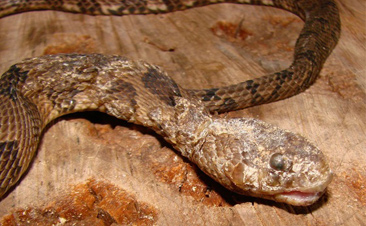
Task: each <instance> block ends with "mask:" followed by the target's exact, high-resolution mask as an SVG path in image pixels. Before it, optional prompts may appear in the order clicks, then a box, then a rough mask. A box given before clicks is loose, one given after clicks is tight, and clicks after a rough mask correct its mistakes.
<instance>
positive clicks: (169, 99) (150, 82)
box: [142, 68, 182, 106]
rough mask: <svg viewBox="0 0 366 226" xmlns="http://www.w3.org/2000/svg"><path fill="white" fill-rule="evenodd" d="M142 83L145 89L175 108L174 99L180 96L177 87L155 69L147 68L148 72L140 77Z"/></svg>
mask: <svg viewBox="0 0 366 226" xmlns="http://www.w3.org/2000/svg"><path fill="white" fill-rule="evenodd" d="M142 82H143V83H144V85H145V88H147V89H148V90H150V91H151V93H153V94H155V95H156V96H158V97H159V99H160V100H162V101H164V102H165V103H166V104H168V105H170V106H175V102H174V97H176V96H178V97H181V96H182V95H181V93H180V90H179V87H178V85H177V84H176V83H175V82H174V81H173V80H172V79H171V78H169V77H168V76H166V75H164V74H162V73H161V72H159V71H158V70H156V69H155V68H148V72H146V73H145V74H144V76H143V77H142Z"/></svg>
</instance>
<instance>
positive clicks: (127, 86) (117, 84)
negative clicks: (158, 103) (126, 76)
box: [107, 80, 137, 106]
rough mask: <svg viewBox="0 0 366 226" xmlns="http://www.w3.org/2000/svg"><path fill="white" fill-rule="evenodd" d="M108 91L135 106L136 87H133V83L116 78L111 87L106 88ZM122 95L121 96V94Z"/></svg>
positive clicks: (114, 96)
mask: <svg viewBox="0 0 366 226" xmlns="http://www.w3.org/2000/svg"><path fill="white" fill-rule="evenodd" d="M107 92H108V93H110V94H111V96H113V98H116V99H119V100H124V101H128V102H129V103H130V106H136V105H137V102H136V99H135V97H136V95H137V92H136V89H135V88H134V86H133V84H131V83H129V82H125V81H123V80H116V81H114V82H113V83H112V88H110V89H109V90H107ZM122 95H123V96H122Z"/></svg>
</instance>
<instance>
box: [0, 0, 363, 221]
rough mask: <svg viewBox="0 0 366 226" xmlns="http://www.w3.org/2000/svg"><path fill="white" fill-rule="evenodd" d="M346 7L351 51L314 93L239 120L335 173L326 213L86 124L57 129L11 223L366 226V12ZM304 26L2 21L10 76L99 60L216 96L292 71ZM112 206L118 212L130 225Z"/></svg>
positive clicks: (96, 118)
mask: <svg viewBox="0 0 366 226" xmlns="http://www.w3.org/2000/svg"><path fill="white" fill-rule="evenodd" d="M338 5H339V7H340V11H341V18H342V25H343V26H342V36H341V40H340V42H339V44H338V46H337V47H336V49H335V51H334V52H333V54H332V55H331V56H330V58H329V59H328V61H327V62H326V64H325V66H324V69H323V70H322V72H321V75H320V78H319V79H318V80H317V82H316V83H315V84H314V85H313V86H312V87H310V89H308V90H307V91H306V92H304V93H302V94H300V95H297V96H295V97H292V98H290V99H287V100H283V101H279V102H276V103H271V104H267V105H262V106H257V107H253V108H249V109H245V110H242V111H237V112H231V113H229V114H228V116H227V117H255V118H259V119H262V120H264V121H267V122H270V123H273V124H276V125H279V126H280V127H282V128H285V129H289V130H291V131H294V132H298V133H301V134H303V135H304V136H305V137H307V138H309V140H311V141H313V142H314V143H315V144H316V145H317V146H319V148H320V149H321V150H322V151H323V152H324V153H325V155H326V156H327V157H328V159H329V162H330V165H331V168H332V169H333V171H334V172H335V178H334V180H333V182H332V183H331V184H330V186H329V189H328V194H327V196H325V197H324V198H323V199H322V200H321V201H320V202H319V203H317V204H315V205H313V206H311V207H307V208H300V207H291V206H288V205H284V204H277V203H274V202H270V201H266V200H260V199H253V198H248V197H241V196H239V195H235V194H233V193H231V192H229V191H227V190H225V189H223V188H222V187H220V186H219V185H218V184H216V183H215V182H213V181H212V180H210V179H209V178H207V177H206V176H205V175H203V174H202V173H201V172H200V171H199V170H198V169H196V168H195V167H194V166H193V165H191V164H190V163H189V162H188V161H187V160H186V159H183V158H182V157H181V156H180V155H179V154H178V153H176V152H175V151H174V150H173V149H172V148H171V147H170V146H169V145H168V144H167V143H165V142H164V141H162V139H161V137H159V136H158V135H156V134H154V133H152V132H151V131H149V130H146V129H144V128H141V127H137V126H134V125H130V124H127V123H125V122H123V121H118V120H115V119H113V118H110V117H108V116H106V115H103V114H94V113H92V114H90V113H84V114H77V115H73V116H69V117H63V118H62V119H60V120H57V121H56V122H54V123H53V124H52V125H51V126H50V127H49V128H48V129H47V130H46V132H45V134H44V136H43V139H42V143H41V145H40V147H39V151H38V154H37V156H36V158H35V159H34V161H33V164H32V166H31V168H30V170H29V171H28V172H27V174H26V175H25V176H24V177H23V178H22V180H21V182H20V183H19V184H18V186H16V188H15V189H13V190H12V192H11V193H9V194H8V195H7V196H6V197H5V198H4V199H3V200H2V201H1V202H0V216H7V217H5V218H3V220H4V219H6V220H11V219H18V220H19V219H21V216H22V214H24V213H26V214H28V216H29V215H30V214H34V215H36V213H38V214H41V215H42V214H43V215H42V216H43V219H48V220H58V221H62V220H65V219H66V220H67V222H68V223H72V221H71V220H69V219H68V218H67V217H65V216H70V215H67V214H71V212H72V211H71V210H70V209H72V208H74V209H73V211H76V212H77V211H79V210H80V209H77V207H78V208H79V207H80V206H84V207H85V206H87V207H88V208H89V210H88V211H89V212H88V211H86V210H85V208H84V207H83V208H84V209H82V210H80V211H85V212H84V213H87V214H90V215H89V216H79V218H77V217H75V218H74V220H75V221H74V222H78V223H81V222H82V221H83V222H84V223H85V222H89V223H90V222H93V224H96V222H97V221H95V220H99V222H98V223H100V224H103V223H105V224H109V223H113V220H116V219H117V218H115V216H116V215H121V216H120V217H121V219H122V218H123V216H124V218H123V219H122V220H121V221H122V222H123V223H124V224H128V223H131V224H132V223H134V224H147V225H151V224H156V225H189V224H191V225H202V224H206V225H295V224H296V225H364V222H366V208H365V206H366V198H365V197H366V187H365V184H366V174H365V168H366V154H365V149H366V142H365V135H366V109H365V108H366V107H365V106H366V105H365V103H366V94H365V91H366V78H365V75H366V67H365V62H366V50H365V43H366V42H365V37H366V36H365V34H366V30H365V19H366V15H365V12H366V10H365V3H364V1H357V0H350V1H338ZM239 24H241V26H240V29H238V26H239ZM301 26H302V22H301V21H300V20H299V19H297V18H296V17H294V16H293V15H291V14H289V13H287V12H284V11H281V10H276V9H273V8H268V7H254V6H246V5H233V4H220V5H214V6H207V7H202V8H197V9H191V10H187V11H183V12H176V13H169V14H164V15H146V16H143V15H142V16H124V17H108V16H97V17H96V16H87V15H76V14H70V13H64V12H51V11H43V12H30V13H23V14H19V15H14V16H9V17H6V18H3V19H1V20H0V35H1V42H0V52H1V54H0V62H1V64H0V71H5V70H6V69H7V68H8V67H9V66H11V65H12V64H14V63H16V62H18V61H20V60H21V59H23V58H26V57H33V56H40V55H42V54H46V53H57V52H99V53H104V54H118V55H123V56H127V57H129V58H132V59H143V60H145V61H148V62H150V63H153V64H157V65H160V66H161V67H163V68H164V69H165V70H166V71H167V72H168V73H169V74H170V76H171V77H173V79H174V80H175V81H176V82H177V83H179V84H181V85H182V86H183V87H191V88H207V87H216V86H221V85H228V84H233V83H236V82H240V81H243V80H246V79H248V78H253V77H256V76H261V75H263V74H266V73H270V72H273V71H278V70H280V69H283V68H285V67H286V66H288V65H289V63H290V62H291V58H292V51H293V46H294V43H295V40H296V37H297V34H298V32H299V31H300V29H301ZM90 178H92V180H89V179H90ZM103 189H104V190H103ZM90 191H93V192H90ZM107 191H109V192H110V193H108V192H107ZM70 193H71V194H70ZM75 194H82V195H81V196H77V195H75ZM98 197H99V198H98ZM100 197H102V198H103V200H102V201H101V199H100ZM68 198H71V201H67V200H68ZM108 201H110V202H111V201H116V202H117V201H118V202H119V204H118V206H120V209H119V210H120V211H122V210H123V211H122V212H123V213H124V215H123V214H122V213H121V212H119V213H118V212H113V211H116V209H113V208H109V207H108V205H107V204H106V203H108ZM65 203H66V204H67V205H66V204H65ZM70 203H73V204H75V206H77V207H75V206H73V205H71V204H70ZM77 204H78V205H77ZM109 204H110V203H109ZM65 205H66V206H67V207H65ZM115 206H117V204H116V203H115ZM123 206H124V207H126V208H122V207H123ZM132 207H133V208H132ZM19 208H20V209H19ZM24 208H26V209H24ZM62 208H65V209H67V208H69V209H68V211H69V212H63V214H60V212H57V211H60V210H61V209H62ZM80 208H81V207H80ZM95 209H97V210H98V211H99V212H98V211H97V213H98V216H99V218H97V215H95V213H96V212H95V211H94V210H95ZM16 210H18V211H16ZM47 211H48V212H47ZM93 211H94V212H93ZM103 211H104V212H103ZM108 211H109V212H108ZM45 213H48V214H45ZM9 214H10V215H9ZM93 214H94V215H93ZM118 219H120V218H118ZM8 222H9V221H8ZM49 222H50V221H49ZM3 223H4V224H5V223H6V222H3Z"/></svg>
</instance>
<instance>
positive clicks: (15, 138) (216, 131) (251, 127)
mask: <svg viewBox="0 0 366 226" xmlns="http://www.w3.org/2000/svg"><path fill="white" fill-rule="evenodd" d="M77 2H78V3H79V4H75V3H77ZM254 2H255V4H263V5H271V6H275V7H278V8H283V9H286V10H289V11H291V12H293V13H295V14H297V15H298V16H300V17H301V18H303V19H304V20H305V26H304V29H303V30H302V32H301V34H300V36H299V38H298V40H297V44H296V47H295V57H294V62H293V63H292V65H291V66H290V67H289V68H288V69H285V70H283V71H281V72H278V73H275V74H271V75H267V76H263V77H260V78H258V79H254V80H249V81H246V82H243V83H240V84H236V85H232V86H229V87H222V88H215V89H208V90H185V89H183V88H181V87H179V86H178V85H177V84H176V83H175V82H174V81H173V80H172V79H171V78H170V77H169V76H168V75H166V73H165V72H163V71H162V70H161V69H160V68H159V67H157V66H153V65H150V64H148V63H145V62H140V61H130V60H127V59H125V58H122V57H118V56H104V55H100V54H89V55H82V54H65V55H53V56H42V57H37V58H31V59H26V60H24V61H22V62H20V63H18V64H15V65H13V66H12V67H11V68H10V69H9V70H8V71H7V72H5V73H4V74H3V75H2V76H1V80H0V120H1V121H0V123H1V124H0V151H1V152H0V172H1V173H0V196H3V195H4V194H5V193H6V191H7V190H8V189H9V188H10V187H11V186H12V185H14V184H15V183H16V182H17V181H18V180H19V178H20V176H21V175H22V174H23V173H24V171H25V170H26V169H27V167H28V165H29V163H30V161H31V159H32V158H33V155H34V153H35V150H36V147H37V144H38V142H39V139H40V134H41V131H42V129H43V128H44V126H45V125H46V124H47V123H49V122H50V121H51V120H53V119H55V118H57V117H59V116H61V115H64V114H68V113H71V112H76V111H87V110H98V111H102V112H106V113H107V114H110V115H113V116H115V117H117V118H120V119H123V120H127V121H129V122H132V123H136V124H140V125H143V126H146V127H149V128H152V129H153V130H155V131H156V132H158V133H159V134H161V135H162V136H163V137H164V138H165V139H166V140H167V141H168V142H170V143H171V144H173V145H174V147H175V148H176V149H177V150H179V151H180V152H181V153H182V155H183V156H186V157H187V158H188V159H190V160H191V161H192V162H194V163H195V164H197V166H198V167H199V168H200V169H202V170H203V171H204V172H205V173H207V174H208V175H209V176H211V177H212V178H213V179H215V180H216V181H218V182H219V183H221V184H222V185H223V186H225V187H226V188H228V189H230V190H232V191H234V192H237V193H240V194H245V195H251V196H256V197H262V198H266V199H272V200H275V201H278V202H286V203H288V204H292V205H310V204H312V203H314V202H315V201H316V200H318V198H319V197H320V196H321V195H322V194H323V193H324V191H325V188H326V187H327V185H328V184H329V183H330V181H331V178H332V172H331V170H330V169H329V167H328V165H327V163H326V160H325V157H324V155H323V154H322V153H321V152H320V151H319V150H318V149H317V148H316V147H315V146H314V145H312V144H311V143H309V142H308V141H307V140H306V139H305V138H303V137H301V136H300V135H297V134H293V133H291V132H289V131H284V130H281V129H279V128H277V127H275V126H272V125H269V124H266V123H264V122H261V121H259V120H255V119H245V118H239V119H223V118H218V117H215V116H211V115H210V114H209V112H210V111H211V112H214V111H219V112H223V111H229V110H235V109H240V108H244V107H248V106H252V105H257V104H261V103H267V102H271V101H275V100H279V99H283V98H286V97H289V96H292V95H295V94H297V93H299V92H301V91H302V90H304V89H305V88H307V87H308V86H309V85H311V84H312V83H313V82H314V80H315V79H316V77H317V75H318V74H319V71H320V70H321V67H322V65H323V63H324V62H325V60H326V58H327V57H328V55H329V54H330V52H331V51H332V49H333V48H334V46H335V45H336V43H337V40H338V37H339V33H340V22H339V15H338V10H337V8H336V6H335V4H334V2H333V1H332V0H320V1H315V0H314V1H310V0H308V1H286V0H284V1H281V2H280V1H275V2H272V1H254ZM212 3H215V2H214V1H212V2H207V1H205V2H200V1H164V2H159V1H139V2H135V4H134V5H131V4H128V3H127V1H126V2H119V1H113V0H104V1H98V0H97V1H88V0H79V1H70V2H68V1H57V0H56V1H40V0H33V1H27V0H23V1H2V2H1V3H0V17H1V16H6V15H10V14H14V13H19V12H24V11H30V10H41V9H54V10H62V11H71V12H78V13H87V14H93V15H96V14H114V15H122V14H138V13H139V14H141V13H152V12H153V13H154V12H170V11H175V10H181V9H185V8H190V7H195V6H200V5H207V4H212ZM237 3H251V2H250V1H238V2H237ZM127 5H128V7H126V6H127ZM151 100H154V101H151Z"/></svg>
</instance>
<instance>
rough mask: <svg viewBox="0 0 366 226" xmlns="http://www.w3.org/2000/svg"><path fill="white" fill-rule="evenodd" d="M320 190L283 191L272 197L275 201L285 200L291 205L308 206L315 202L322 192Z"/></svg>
mask: <svg viewBox="0 0 366 226" xmlns="http://www.w3.org/2000/svg"><path fill="white" fill-rule="evenodd" d="M324 192H325V190H324V191H322V192H300V191H292V192H284V193H280V194H277V195H275V196H274V197H273V199H274V200H275V201H277V202H285V203H288V204H291V205H293V206H308V205H311V204H313V203H315V202H316V201H317V200H318V199H319V198H320V197H321V196H322V195H323V194H324Z"/></svg>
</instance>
